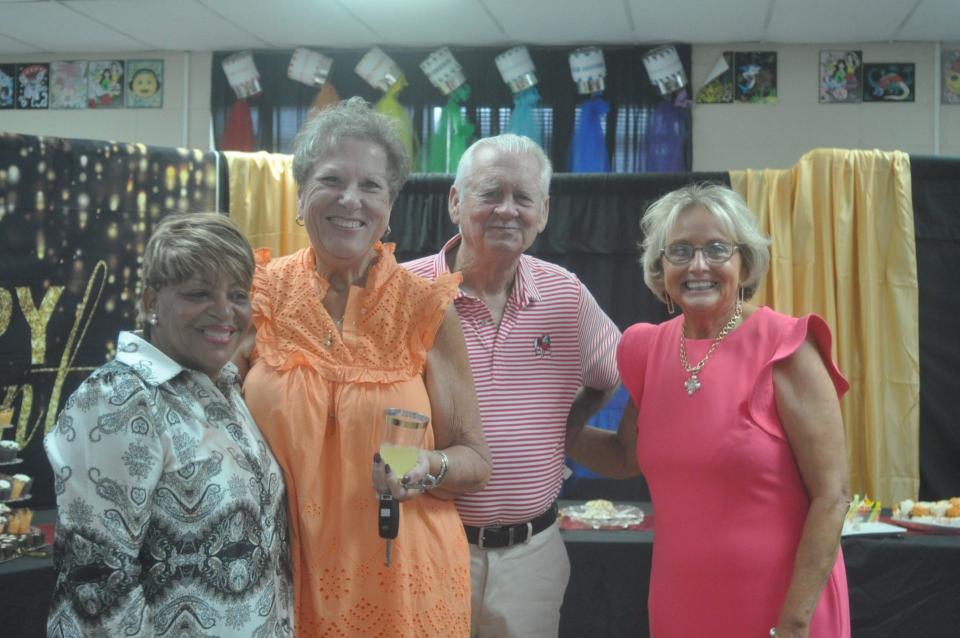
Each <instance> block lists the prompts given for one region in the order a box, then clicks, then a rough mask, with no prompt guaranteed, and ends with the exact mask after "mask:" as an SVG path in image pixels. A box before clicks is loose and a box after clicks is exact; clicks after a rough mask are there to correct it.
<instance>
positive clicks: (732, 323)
mask: <svg viewBox="0 0 960 638" xmlns="http://www.w3.org/2000/svg"><path fill="white" fill-rule="evenodd" d="M741 317H743V303H741V301H740V300H739V299H738V300H737V307H736V308H735V309H734V311H733V316H732V317H730V320H729V321H727V323H726V324H724V326H723V328H721V329H720V334H718V335H717V338H716V339H714V340H713V343H711V344H710V347H709V348H708V349H707V354H705V355H703V359H700V362H699V363H697V365H695V366H691V365H690V363H689V362H688V361H687V335H686V334H685V333H684V331H683V330H681V332H680V364H681V365H682V366H683V369H684V371H685V372H688V373H689V374H690V377H689V378H688V379H687V380H686V381H684V382H683V387H684V388H686V390H687V396H690V395H692V394H693V393H694V392H696V391H697V390H699V389H700V386H701V385H702V384H701V383H700V379H699V378H697V374H698V373H699V372H700V370H702V369H703V366H705V365H706V364H707V360H709V359H710V356H711V355H712V354H713V353H714V352H716V350H717V348H719V347H720V342H721V341H723V340H724V338H725V337H726V336H727V335H728V334H730V332H731V331H732V330H733V329H734V328H735V327H736V325H737V322H738V321H740V318H741ZM684 327H686V326H684Z"/></svg>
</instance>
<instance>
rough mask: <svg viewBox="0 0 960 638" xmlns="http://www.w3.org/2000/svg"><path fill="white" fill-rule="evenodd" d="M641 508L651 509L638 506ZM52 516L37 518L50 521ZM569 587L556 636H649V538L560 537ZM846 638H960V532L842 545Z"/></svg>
mask: <svg viewBox="0 0 960 638" xmlns="http://www.w3.org/2000/svg"><path fill="white" fill-rule="evenodd" d="M644 509H645V511H650V509H649V507H648V506H644ZM52 516H53V513H52V512H39V513H38V514H37V518H38V520H40V521H41V522H42V521H44V520H49V519H51V518H52ZM563 537H564V541H565V542H566V545H567V551H568V553H569V555H570V565H571V572H570V585H569V586H568V587H567V593H566V597H565V599H564V603H563V609H562V610H561V622H560V636H562V637H564V638H566V637H571V638H573V637H577V638H582V637H583V636H591V637H594V636H596V637H603V638H615V637H618V636H629V637H631V638H637V637H642V636H648V635H649V632H648V630H647V626H648V623H647V594H648V592H649V579H650V564H651V558H652V556H653V533H652V532H607V531H564V532H563ZM843 553H844V560H845V561H846V566H847V580H848V583H849V586H850V611H851V615H852V625H853V636H854V637H855V638H888V637H892V636H895V637H901V636H909V637H910V638H944V637H945V636H960V605H958V604H957V603H958V601H960V536H926V535H913V534H911V535H907V536H904V537H898V538H868V537H852V538H844V539H843ZM54 581H55V574H54V572H53V564H52V561H51V559H49V558H46V559H40V558H21V559H18V560H15V561H11V562H9V563H4V564H0V636H4V637H6V636H10V637H16V638H34V637H41V636H44V635H45V632H44V621H45V619H46V615H47V608H48V606H49V602H50V595H51V592H52V591H53V585H54Z"/></svg>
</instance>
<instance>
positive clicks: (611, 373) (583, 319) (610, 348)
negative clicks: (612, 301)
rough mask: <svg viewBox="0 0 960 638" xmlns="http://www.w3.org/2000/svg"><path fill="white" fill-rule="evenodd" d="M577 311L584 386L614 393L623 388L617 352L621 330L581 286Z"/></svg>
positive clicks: (584, 287)
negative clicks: (621, 386)
mask: <svg viewBox="0 0 960 638" xmlns="http://www.w3.org/2000/svg"><path fill="white" fill-rule="evenodd" d="M577 283H578V284H579V286H580V302H579V306H578V309H577V322H578V324H577V327H578V330H577V340H578V344H579V346H580V362H581V365H582V366H583V385H585V386H586V387H588V388H594V389H596V390H603V391H607V390H612V389H613V388H616V387H617V386H618V385H619V384H620V375H619V374H618V373H617V363H616V357H615V353H616V348H617V344H618V343H620V330H619V329H618V328H617V326H616V324H614V323H613V321H612V320H611V319H610V317H608V316H607V314H606V313H605V312H604V311H603V310H602V309H601V308H600V305H599V304H598V303H597V300H596V299H594V298H593V295H592V294H590V291H589V290H587V287H586V286H584V285H583V284H582V283H580V282H577Z"/></svg>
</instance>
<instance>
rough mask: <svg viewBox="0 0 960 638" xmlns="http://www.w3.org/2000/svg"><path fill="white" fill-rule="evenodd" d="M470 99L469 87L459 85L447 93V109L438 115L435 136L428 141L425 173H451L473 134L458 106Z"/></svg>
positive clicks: (444, 108)
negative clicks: (448, 94)
mask: <svg viewBox="0 0 960 638" xmlns="http://www.w3.org/2000/svg"><path fill="white" fill-rule="evenodd" d="M469 97H470V86H469V85H467V84H461V85H460V86H459V87H458V88H457V89H456V90H455V91H453V92H451V93H450V96H449V98H448V99H447V105H446V106H444V107H443V109H442V110H441V111H440V124H439V126H438V127H437V132H436V133H434V134H433V135H432V136H431V137H430V145H429V153H430V154H429V157H428V158H427V170H428V171H429V172H431V173H455V172H456V171H457V164H459V163H460V157H461V156H462V155H463V153H464V151H466V150H467V146H469V145H470V140H471V139H473V134H474V131H475V130H476V129H475V127H474V126H473V124H471V123H470V122H468V121H467V118H466V117H465V116H464V114H463V112H462V111H461V109H460V105H461V104H462V103H463V102H465V101H466V100H467V99H468V98H469Z"/></svg>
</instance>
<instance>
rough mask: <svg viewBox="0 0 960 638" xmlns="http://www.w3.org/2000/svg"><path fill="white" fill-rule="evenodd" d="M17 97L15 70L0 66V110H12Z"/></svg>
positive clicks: (7, 65)
mask: <svg viewBox="0 0 960 638" xmlns="http://www.w3.org/2000/svg"><path fill="white" fill-rule="evenodd" d="M16 97H17V68H16V66H15V65H13V64H0V109H12V108H13V107H14V102H16Z"/></svg>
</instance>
